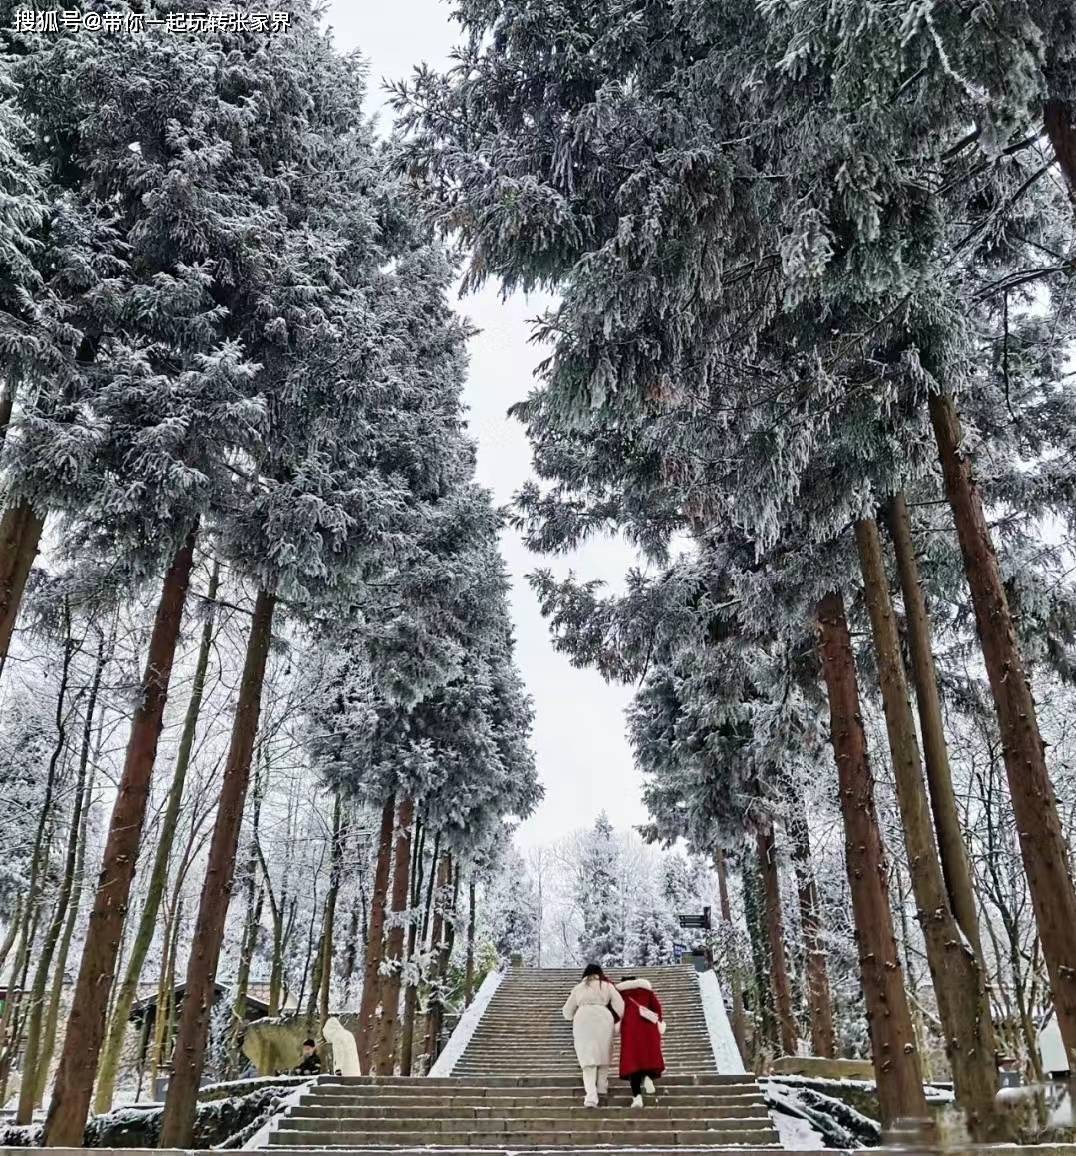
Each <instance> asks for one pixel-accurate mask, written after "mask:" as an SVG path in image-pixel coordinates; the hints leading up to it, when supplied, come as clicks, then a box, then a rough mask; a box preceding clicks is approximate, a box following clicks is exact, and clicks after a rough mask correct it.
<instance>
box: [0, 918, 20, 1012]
mask: <svg viewBox="0 0 1076 1156" xmlns="http://www.w3.org/2000/svg"><path fill="white" fill-rule="evenodd" d="M21 926H22V896H21V895H16V896H15V910H14V911H13V912H12V913H11V923H10V924H9V925H8V929H7V935H5V936H4V942H3V943H0V975H2V974H3V971H4V964H5V963H7V957H8V956H9V955H10V954H11V949H12V948H13V947H14V946H15V940H16V939H18V938H19V928H20V927H21ZM9 998H10V995H9Z"/></svg>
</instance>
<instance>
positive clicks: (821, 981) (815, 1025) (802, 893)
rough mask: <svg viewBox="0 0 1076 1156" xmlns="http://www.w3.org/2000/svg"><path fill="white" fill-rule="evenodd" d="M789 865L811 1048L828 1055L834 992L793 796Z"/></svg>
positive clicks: (805, 831) (803, 822)
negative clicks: (800, 932)
mask: <svg viewBox="0 0 1076 1156" xmlns="http://www.w3.org/2000/svg"><path fill="white" fill-rule="evenodd" d="M785 828H786V829H787V831H788V840H789V844H790V847H789V850H790V854H791V858H792V867H793V870H794V871H795V873H796V891H797V894H798V898H799V908H800V924H801V926H802V927H803V950H804V954H805V955H806V957H807V961H806V968H807V1000H808V1003H809V1005H810V1013H811V1052H812V1054H813V1055H816V1056H822V1057H824V1058H826V1059H831V1058H832V1057H833V1056H835V1055H836V1054H837V1044H836V1033H835V1032H834V1029H833V996H832V994H831V993H830V987H829V968H828V955H827V953H826V946H825V935H824V928H823V924H822V910H821V904H820V903H819V899H818V885H817V884H816V883H815V877H814V868H813V866H812V865H811V831H810V827H809V826H808V823H807V816H806V814H805V813H804V810H803V801H802V799H798V798H797V799H794V800H793V801H792V804H791V806H790V807H789V809H788V816H787V818H786V819H785Z"/></svg>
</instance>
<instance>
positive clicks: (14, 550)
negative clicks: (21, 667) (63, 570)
mask: <svg viewBox="0 0 1076 1156" xmlns="http://www.w3.org/2000/svg"><path fill="white" fill-rule="evenodd" d="M44 528H45V515H44V514H39V513H37V511H35V510H34V508H33V506H32V505H31V504H30V503H29V502H28V501H26V499H25V498H20V499H19V500H18V501H17V502H15V503H14V505H11V506H9V507H8V508H7V509H6V510H5V511H4V514H3V517H0V674H2V673H3V669H4V662H5V660H6V659H7V652H8V648H9V647H10V646H11V635H12V633H13V632H14V630H15V619H16V618H17V617H18V615H19V606H20V605H21V603H22V595H23V591H24V590H25V589H26V579H27V578H28V577H29V576H30V569H31V568H32V566H33V564H34V559H35V558H36V557H37V549H38V546H39V545H40V544H41V532H42V531H43V530H44Z"/></svg>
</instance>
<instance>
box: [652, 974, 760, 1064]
mask: <svg viewBox="0 0 1076 1156" xmlns="http://www.w3.org/2000/svg"><path fill="white" fill-rule="evenodd" d="M697 975H698V979H699V994H700V995H701V996H702V1010H703V1014H704V1015H705V1016H706V1030H707V1032H709V1035H710V1046H711V1047H712V1048H713V1049H714V1062H715V1063H716V1064H717V1070H718V1072H720V1073H721V1074H722V1075H729V1076H743V1075H746V1074H747V1069H746V1068H745V1067H744V1066H743V1060H742V1059H741V1058H740V1049H739V1048H738V1047H737V1046H736V1038H735V1036H733V1034H732V1025H731V1024H730V1023H729V1016H728V1012H727V1011H725V1001H724V999H723V998H722V997H721V986H720V985H719V984H718V982H717V972H715V971H700V972H698V973H697ZM669 1029H670V1031H676V1025H675V1024H670V1025H669Z"/></svg>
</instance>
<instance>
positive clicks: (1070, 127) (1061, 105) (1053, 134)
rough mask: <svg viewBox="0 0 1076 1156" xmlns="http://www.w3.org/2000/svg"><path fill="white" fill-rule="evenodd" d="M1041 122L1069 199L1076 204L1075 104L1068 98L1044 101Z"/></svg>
mask: <svg viewBox="0 0 1076 1156" xmlns="http://www.w3.org/2000/svg"><path fill="white" fill-rule="evenodd" d="M1043 123H1044V125H1045V127H1046V135H1047V136H1048V137H1049V138H1050V144H1051V145H1053V149H1054V156H1055V157H1057V163H1058V164H1059V165H1060V166H1061V172H1062V173H1063V174H1064V176H1065V183H1066V184H1067V185H1068V187H1069V199H1070V200H1071V201H1072V202H1073V204H1074V205H1076V106H1074V105H1073V103H1072V101H1068V100H1048V101H1046V103H1045V105H1044V107H1043Z"/></svg>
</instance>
